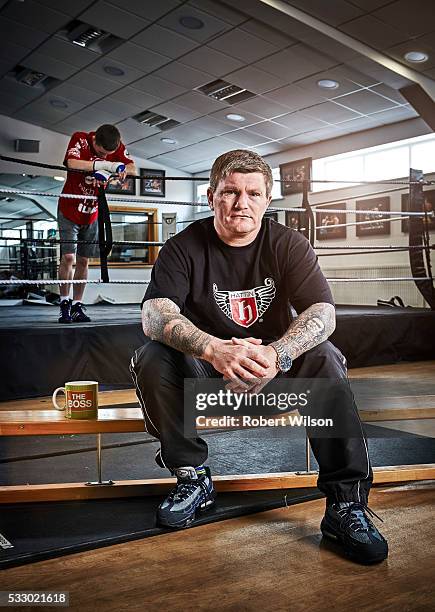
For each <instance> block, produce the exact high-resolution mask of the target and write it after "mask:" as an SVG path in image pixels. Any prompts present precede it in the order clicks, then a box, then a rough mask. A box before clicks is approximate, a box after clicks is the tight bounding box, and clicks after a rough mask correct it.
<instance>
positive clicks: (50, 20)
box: [2, 0, 69, 34]
mask: <svg viewBox="0 0 435 612" xmlns="http://www.w3.org/2000/svg"><path fill="white" fill-rule="evenodd" d="M3 17H7V18H8V19H13V20H14V21H17V22H18V23H19V24H21V25H24V26H29V27H31V28H36V29H37V30H42V31H43V32H49V33H50V34H51V33H54V32H57V30H59V29H60V28H61V27H62V26H63V25H65V24H66V23H68V21H69V18H68V16H67V15H65V13H60V12H59V11H57V10H53V9H51V8H48V7H46V6H42V5H41V4H37V3H36V2H33V1H32V0H26V2H8V4H7V5H6V6H5V7H4V8H3V9H2V18H3Z"/></svg>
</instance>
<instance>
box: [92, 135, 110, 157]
mask: <svg viewBox="0 0 435 612" xmlns="http://www.w3.org/2000/svg"><path fill="white" fill-rule="evenodd" d="M92 146H93V147H94V151H95V153H96V154H97V155H99V156H100V157H107V155H110V154H111V153H115V151H116V149H113V151H107V149H105V148H104V147H102V146H101V145H99V144H98V143H97V141H96V140H95V136H93V137H92Z"/></svg>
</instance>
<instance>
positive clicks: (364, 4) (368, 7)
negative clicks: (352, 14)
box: [350, 0, 391, 12]
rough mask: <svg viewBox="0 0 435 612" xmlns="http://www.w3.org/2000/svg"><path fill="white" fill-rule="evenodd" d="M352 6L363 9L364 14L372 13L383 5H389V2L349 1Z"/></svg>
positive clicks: (379, 0)
mask: <svg viewBox="0 0 435 612" xmlns="http://www.w3.org/2000/svg"><path fill="white" fill-rule="evenodd" d="M350 1H351V2H352V4H354V5H355V6H358V7H359V8H361V9H363V10H364V11H365V12H371V11H374V10H376V9H378V8H380V7H381V6H385V4H390V3H391V0H350Z"/></svg>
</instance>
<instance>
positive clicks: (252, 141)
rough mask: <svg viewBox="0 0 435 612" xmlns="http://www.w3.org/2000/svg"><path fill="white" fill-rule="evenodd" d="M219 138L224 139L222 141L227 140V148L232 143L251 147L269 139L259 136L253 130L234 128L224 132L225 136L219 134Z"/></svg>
mask: <svg viewBox="0 0 435 612" xmlns="http://www.w3.org/2000/svg"><path fill="white" fill-rule="evenodd" d="M220 139H221V140H224V142H228V148H231V147H232V146H233V143H235V144H238V145H243V146H244V147H253V146H255V145H259V144H262V143H263V142H269V141H270V138H267V136H261V135H260V134H255V132H250V131H249V130H245V129H241V130H234V131H232V132H229V133H228V134H225V136H221V137H220Z"/></svg>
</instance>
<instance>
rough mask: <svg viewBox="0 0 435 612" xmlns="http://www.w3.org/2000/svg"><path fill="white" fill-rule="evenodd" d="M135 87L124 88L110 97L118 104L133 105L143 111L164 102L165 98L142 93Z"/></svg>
mask: <svg viewBox="0 0 435 612" xmlns="http://www.w3.org/2000/svg"><path fill="white" fill-rule="evenodd" d="M135 87H136V84H135V85H134V87H123V88H122V89H120V90H119V91H116V92H115V93H113V94H111V95H110V99H111V100H117V101H118V102H125V103H127V104H133V105H134V106H139V107H140V108H141V109H142V110H146V109H147V108H151V107H152V106H155V105H156V104H160V102H163V98H159V97H158V96H152V95H151V94H148V93H145V92H144V91H140V90H139V89H135Z"/></svg>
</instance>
